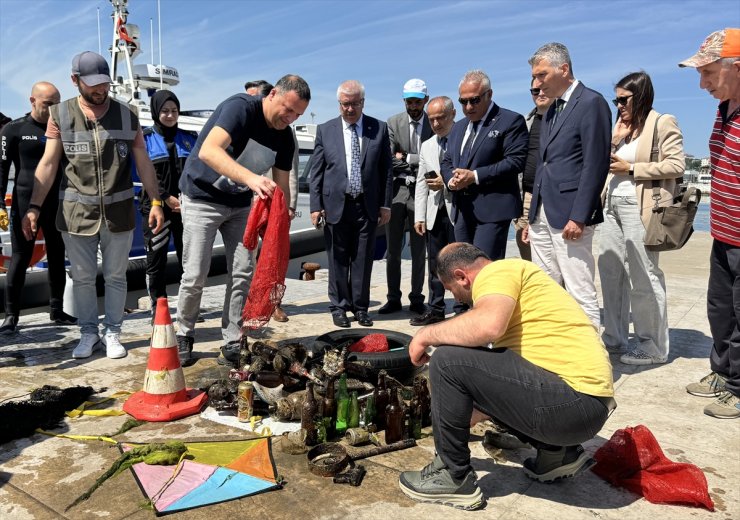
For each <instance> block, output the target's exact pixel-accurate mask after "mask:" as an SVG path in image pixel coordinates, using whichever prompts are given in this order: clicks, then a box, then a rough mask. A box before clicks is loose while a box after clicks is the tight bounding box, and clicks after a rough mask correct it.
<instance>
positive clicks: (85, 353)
mask: <svg viewBox="0 0 740 520" xmlns="http://www.w3.org/2000/svg"><path fill="white" fill-rule="evenodd" d="M72 83H73V84H74V85H75V86H76V87H77V89H78V90H79V93H80V95H79V96H78V97H76V98H71V99H68V100H66V101H63V102H62V103H60V104H58V105H55V106H53V107H51V108H50V117H49V123H48V126H47V129H46V137H47V141H46V148H45V149H44V155H43V157H41V161H40V162H39V164H38V167H37V168H36V174H35V179H34V187H33V194H32V195H31V203H30V204H29V209H28V212H27V213H26V216H25V218H24V219H23V233H24V235H25V236H26V238H27V239H28V240H30V239H31V238H33V237H34V236H35V235H36V232H37V230H38V222H39V215H40V213H41V211H42V207H41V205H42V203H43V201H44V199H45V198H46V195H47V194H48V193H49V190H50V189H51V186H52V184H53V183H54V178H55V176H56V175H55V174H56V172H57V167H58V166H59V163H60V161H61V160H62V157H63V156H64V157H65V158H66V160H67V165H66V166H65V168H64V174H63V177H62V180H61V184H60V188H59V199H60V204H59V209H58V211H57V218H56V223H57V228H58V229H59V231H61V232H62V238H63V239H64V245H65V247H66V249H67V256H68V258H69V261H70V264H71V268H70V273H71V276H72V281H73V282H74V286H73V294H74V303H75V312H76V314H77V316H78V319H79V325H80V332H81V337H80V342H79V343H78V344H77V346H76V347H75V349H74V350H73V351H72V357H73V358H75V359H80V358H86V357H89V356H90V355H92V353H93V350H95V348H96V347H97V346H98V345H99V344H100V341H101V338H100V336H99V333H98V304H97V293H96V288H95V278H96V275H97V272H98V261H97V259H98V255H97V253H98V247H100V250H101V251H102V264H103V265H102V267H103V278H104V279H105V318H104V319H103V327H104V336H103V338H102V342H103V344H104V345H105V346H106V355H107V356H108V357H109V358H122V357H124V356H126V349H125V348H124V347H123V345H121V340H120V333H121V324H122V322H123V309H124V304H125V301H126V268H127V267H128V256H129V250H130V249H131V241H132V238H133V231H134V187H133V182H132V180H131V166H132V163H135V164H136V169H137V170H138V172H139V177H140V178H141V182H142V183H143V184H144V188H145V189H146V191H147V193H148V195H149V198H150V199H151V203H152V209H151V212H150V214H149V226H150V227H151V228H152V230H153V232H154V233H157V232H159V230H160V229H161V228H162V225H163V224H164V213H163V212H162V201H161V200H160V199H159V188H158V186H157V180H156V176H155V173H154V167H153V166H152V163H151V161H150V160H149V156H148V155H147V151H146V147H145V144H144V136H143V134H142V132H141V127H140V126H139V119H138V118H137V117H136V114H134V113H133V112H132V111H131V110H130V109H129V107H128V106H126V105H124V104H123V103H120V102H118V101H115V100H113V99H110V98H109V97H108V90H109V89H110V83H111V79H110V71H109V69H108V63H106V61H105V58H103V57H102V56H100V55H99V54H96V53H94V52H90V51H85V52H82V53H80V54H78V55H77V56H75V57H74V59H73V60H72Z"/></svg>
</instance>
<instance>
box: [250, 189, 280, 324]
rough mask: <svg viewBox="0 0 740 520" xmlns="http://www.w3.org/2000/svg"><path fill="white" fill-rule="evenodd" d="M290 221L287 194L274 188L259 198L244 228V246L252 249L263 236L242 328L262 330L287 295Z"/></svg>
mask: <svg viewBox="0 0 740 520" xmlns="http://www.w3.org/2000/svg"><path fill="white" fill-rule="evenodd" d="M289 231H290V220H289V219H288V209H287V207H286V205H285V196H284V195H283V191H282V190H281V189H280V188H275V192H274V194H273V196H272V198H266V199H257V202H255V204H254V206H252V210H251V211H250V212H249V219H248V220H247V227H246V229H245V230H244V247H246V248H247V249H249V250H250V251H253V250H254V249H255V248H256V247H257V243H258V241H259V237H262V249H261V250H260V254H259V258H258V259H257V266H256V267H255V269H254V276H253V277H252V285H251V286H250V287H249V295H248V296H247V302H246V303H245V304H244V312H243V313H242V318H244V325H243V327H244V328H246V329H251V330H255V329H259V328H260V327H263V326H264V325H266V324H267V322H269V321H270V317H271V316H272V313H273V312H274V311H275V307H277V306H278V305H279V304H280V300H282V299H283V294H285V273H286V272H287V270H288V261H289V260H290V237H289Z"/></svg>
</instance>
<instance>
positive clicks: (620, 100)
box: [612, 94, 634, 107]
mask: <svg viewBox="0 0 740 520" xmlns="http://www.w3.org/2000/svg"><path fill="white" fill-rule="evenodd" d="M632 96H634V94H630V95H629V96H619V97H617V98H615V99H612V103H614V106H615V107H618V106H619V105H622V106H627V101H629V99H630V98H631V97H632Z"/></svg>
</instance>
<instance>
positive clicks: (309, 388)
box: [301, 383, 319, 446]
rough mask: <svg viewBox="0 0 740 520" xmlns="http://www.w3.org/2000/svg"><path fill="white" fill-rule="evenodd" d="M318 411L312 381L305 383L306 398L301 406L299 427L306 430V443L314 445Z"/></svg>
mask: <svg viewBox="0 0 740 520" xmlns="http://www.w3.org/2000/svg"><path fill="white" fill-rule="evenodd" d="M318 413H319V404H318V403H317V402H316V397H315V396H314V393H313V383H308V384H307V385H306V399H305V400H304V401H303V407H302V408H301V428H303V429H304V430H306V445H307V446H314V445H315V444H316V443H317V442H318V430H317V428H316V416H317V415H318Z"/></svg>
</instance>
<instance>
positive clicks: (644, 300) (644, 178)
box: [599, 72, 684, 365]
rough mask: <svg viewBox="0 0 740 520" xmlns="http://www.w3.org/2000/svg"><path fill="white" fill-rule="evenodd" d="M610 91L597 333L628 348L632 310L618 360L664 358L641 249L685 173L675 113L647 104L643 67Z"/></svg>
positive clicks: (664, 331)
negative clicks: (653, 218) (613, 115)
mask: <svg viewBox="0 0 740 520" xmlns="http://www.w3.org/2000/svg"><path fill="white" fill-rule="evenodd" d="M614 90H615V93H616V97H615V99H614V100H613V103H614V105H615V106H616V107H617V123H616V125H615V126H614V132H613V134H612V151H613V153H612V156H611V165H610V168H609V176H608V177H607V180H606V186H605V192H606V193H605V196H606V199H605V202H606V204H605V209H606V211H605V212H604V223H603V224H601V226H600V228H601V229H600V235H599V244H600V249H601V251H600V254H599V276H600V277H601V292H602V294H603V297H604V332H603V335H602V339H603V341H604V344H605V345H606V347H607V348H609V349H610V350H612V351H619V350H622V349H627V347H628V333H629V322H630V309H631V310H632V313H631V314H632V324H633V326H634V331H635V337H634V339H635V340H636V342H635V344H634V346H632V348H631V349H629V350H628V351H627V352H625V353H624V354H622V356H621V357H620V358H619V360H620V361H621V362H622V363H624V364H627V365H651V364H654V363H665V362H666V361H667V360H668V315H667V312H666V288H665V277H664V276H663V271H661V269H660V267H658V253H657V252H656V251H649V250H647V249H645V226H646V225H647V222H648V221H649V219H650V215H651V213H652V211H653V207H655V205H656V204H657V205H659V206H668V205H670V204H671V203H672V202H673V194H674V192H675V190H676V180H677V179H678V178H679V177H681V176H682V175H683V173H684V152H683V136H682V135H681V130H680V129H679V128H678V124H677V123H676V118H675V117H674V116H672V115H670V114H660V113H659V112H656V111H655V110H654V109H653V97H654V93H653V84H652V82H651V80H650V76H648V75H647V74H646V73H644V72H633V73H631V74H628V75H627V76H625V77H624V78H622V79H621V80H619V82H618V83H617V85H616V87H615V89H614Z"/></svg>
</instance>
